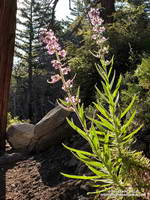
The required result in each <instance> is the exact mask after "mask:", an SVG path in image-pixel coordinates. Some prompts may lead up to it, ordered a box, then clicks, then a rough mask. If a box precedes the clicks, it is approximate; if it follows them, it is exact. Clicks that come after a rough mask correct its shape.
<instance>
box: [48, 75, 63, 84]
mask: <svg viewBox="0 0 150 200" xmlns="http://www.w3.org/2000/svg"><path fill="white" fill-rule="evenodd" d="M59 80H61V76H60V75H59V74H55V75H53V76H51V81H48V83H56V82H58V81H59Z"/></svg>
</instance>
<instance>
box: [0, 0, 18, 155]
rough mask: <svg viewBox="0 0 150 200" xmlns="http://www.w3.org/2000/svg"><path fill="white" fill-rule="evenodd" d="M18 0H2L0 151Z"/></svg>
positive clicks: (0, 0)
mask: <svg viewBox="0 0 150 200" xmlns="http://www.w3.org/2000/svg"><path fill="white" fill-rule="evenodd" d="M16 10H17V0H0V152H3V151H5V136H6V125H7V107H8V98H9V88H10V79H11V71H12V65H13V54H14V45H15V29H16Z"/></svg>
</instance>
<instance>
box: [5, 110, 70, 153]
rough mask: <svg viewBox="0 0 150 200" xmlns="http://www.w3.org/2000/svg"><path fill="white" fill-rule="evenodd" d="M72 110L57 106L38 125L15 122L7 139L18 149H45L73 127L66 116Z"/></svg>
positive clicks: (9, 129) (8, 132)
mask: <svg viewBox="0 0 150 200" xmlns="http://www.w3.org/2000/svg"><path fill="white" fill-rule="evenodd" d="M70 114H71V112H69V111H66V110H64V109H62V108H61V107H60V106H57V107H55V108H54V109H52V110H51V111H50V112H48V113H47V115H46V116H44V117H43V118H42V119H41V120H40V121H39V122H38V123H37V124H36V125H32V124H28V123H23V124H15V125H12V126H11V127H9V128H8V130H7V140H8V142H9V143H10V145H11V146H12V147H13V148H14V149H16V150H22V151H27V152H32V151H38V152H39V151H44V150H46V149H47V148H48V147H50V146H51V145H55V144H56V143H58V142H60V140H62V139H63V138H65V137H66V136H67V135H71V134H69V133H70V132H73V129H72V128H71V127H70V126H69V125H68V123H67V121H66V117H68V116H69V115H70Z"/></svg>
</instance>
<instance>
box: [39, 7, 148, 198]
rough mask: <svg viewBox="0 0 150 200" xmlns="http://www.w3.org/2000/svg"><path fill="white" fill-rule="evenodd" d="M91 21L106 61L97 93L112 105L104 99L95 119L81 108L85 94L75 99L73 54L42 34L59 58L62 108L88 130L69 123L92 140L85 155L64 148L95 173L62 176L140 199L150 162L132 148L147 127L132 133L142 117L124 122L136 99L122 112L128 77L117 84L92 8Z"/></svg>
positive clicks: (108, 192) (108, 193) (100, 24)
mask: <svg viewBox="0 0 150 200" xmlns="http://www.w3.org/2000/svg"><path fill="white" fill-rule="evenodd" d="M88 16H89V19H90V22H91V25H92V32H93V33H92V38H93V40H95V41H96V43H97V45H98V51H97V52H94V53H93V52H92V54H93V55H94V56H96V57H98V58H100V65H96V68H97V70H98V72H99V74H100V76H101V78H102V86H103V91H100V90H99V89H98V88H97V87H96V90H97V94H98V96H99V97H100V99H103V100H104V102H105V105H107V106H106V107H105V106H104V105H103V104H102V103H101V102H100V100H97V102H94V103H93V105H94V107H95V112H94V113H95V114H93V117H92V118H91V117H88V116H86V115H85V111H84V106H83V104H82V105H80V99H79V92H77V94H76V95H75V96H74V95H72V91H71V88H72V85H73V80H74V77H73V78H72V79H69V80H67V78H66V75H67V74H68V73H69V72H70V68H69V67H68V66H67V64H66V55H67V52H66V51H65V50H64V49H62V48H61V46H60V45H59V43H58V39H57V38H56V37H55V35H54V33H53V31H52V30H50V31H49V32H46V31H43V32H42V40H43V42H44V43H45V44H46V48H47V50H48V53H49V54H50V55H53V54H55V55H56V59H55V60H53V61H52V66H53V67H54V68H55V69H56V71H57V74H55V75H54V76H52V77H51V80H50V81H49V82H50V83H55V82H57V81H60V80H61V81H62V89H63V90H65V91H66V94H67V97H66V99H65V101H64V100H61V104H63V105H62V106H63V107H64V108H65V109H70V110H73V111H75V112H76V114H77V116H78V118H79V120H80V122H81V125H82V128H79V127H78V126H77V125H76V124H75V123H74V122H73V121H71V120H69V119H67V121H68V123H69V124H70V126H71V127H72V128H73V129H74V130H76V131H77V132H78V133H79V134H80V135H81V136H82V137H83V138H84V139H85V140H87V142H88V144H89V146H90V149H91V150H90V151H83V150H78V149H74V148H71V147H68V146H65V145H64V146H65V148H67V149H69V150H70V151H71V152H72V153H73V154H74V155H75V156H76V157H77V158H78V159H79V160H80V161H82V162H83V163H84V164H85V165H86V166H87V167H88V169H89V170H90V172H91V174H90V175H89V176H86V175H81V176H76V175H68V174H64V173H62V174H63V175H64V176H66V177H69V178H75V179H84V180H88V181H90V182H91V183H92V186H93V187H95V188H96V190H95V192H93V193H94V194H97V195H100V194H101V195H103V196H107V198H112V197H113V198H115V199H116V198H117V199H125V198H126V199H130V198H131V199H134V198H136V196H138V195H139V196H140V195H142V194H145V193H146V192H147V190H148V189H149V184H148V182H146V180H147V176H148V174H149V161H148V160H147V159H146V158H145V157H143V156H142V153H140V152H135V151H131V150H130V148H129V147H130V144H131V143H132V142H133V141H134V140H133V136H134V135H135V134H136V133H137V132H138V131H139V130H140V128H141V126H140V127H138V128H136V129H135V130H133V131H132V132H129V131H128V130H129V126H130V124H131V123H132V121H133V119H134V117H135V114H136V112H135V111H134V112H133V113H132V114H131V116H130V118H129V119H128V120H126V121H124V123H122V119H123V117H124V116H125V115H126V114H127V113H128V112H129V111H130V109H131V108H132V106H133V104H134V101H135V97H133V99H132V101H131V103H130V104H129V105H128V107H127V108H126V109H125V110H123V111H121V110H120V109H119V107H120V106H119V89H120V85H121V80H122V77H121V76H120V77H119V79H118V80H117V81H115V71H114V70H113V59H112V60H110V61H108V60H106V57H107V56H106V55H107V53H108V47H107V46H106V45H105V43H106V41H107V39H106V38H105V37H104V32H105V27H104V26H103V20H102V19H101V18H100V12H99V10H98V9H95V8H91V10H90V11H89V13H88ZM116 82H117V83H116ZM87 120H88V121H90V122H91V125H90V126H89V125H87ZM141 177H142V178H141ZM131 194H133V195H131Z"/></svg>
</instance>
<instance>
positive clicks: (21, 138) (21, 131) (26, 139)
mask: <svg viewBox="0 0 150 200" xmlns="http://www.w3.org/2000/svg"><path fill="white" fill-rule="evenodd" d="M6 137H7V140H8V142H9V143H10V145H11V146H12V147H13V148H14V149H18V150H24V151H28V146H29V145H30V144H31V141H32V139H33V138H34V125H33V124H28V123H22V124H13V125H11V126H10V127H9V128H8V130H7V133H6Z"/></svg>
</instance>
